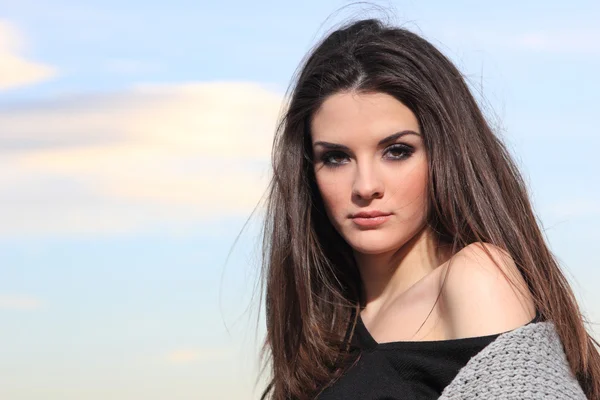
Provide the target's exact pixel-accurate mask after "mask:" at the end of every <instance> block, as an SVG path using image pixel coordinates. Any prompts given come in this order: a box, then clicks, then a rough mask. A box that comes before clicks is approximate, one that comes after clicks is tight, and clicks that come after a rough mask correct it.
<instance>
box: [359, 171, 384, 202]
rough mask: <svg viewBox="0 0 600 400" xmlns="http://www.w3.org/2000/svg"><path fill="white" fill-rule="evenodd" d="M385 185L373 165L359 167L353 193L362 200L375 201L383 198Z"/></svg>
mask: <svg viewBox="0 0 600 400" xmlns="http://www.w3.org/2000/svg"><path fill="white" fill-rule="evenodd" d="M383 191H384V185H383V182H382V180H381V177H380V176H379V174H378V172H377V169H376V167H375V166H373V165H367V164H363V165H359V166H358V168H357V169H356V176H355V179H354V186H353V188H352V192H353V194H354V195H355V196H357V197H359V198H361V199H366V200H370V199H375V198H381V197H382V196H383Z"/></svg>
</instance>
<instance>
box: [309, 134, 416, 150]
mask: <svg viewBox="0 0 600 400" xmlns="http://www.w3.org/2000/svg"><path fill="white" fill-rule="evenodd" d="M405 135H417V136H420V134H419V133H417V132H415V131H411V130H405V131H400V132H396V133H394V134H392V135H390V136H388V137H385V138H383V139H381V140H380V141H379V143H377V146H383V145H385V144H388V143H391V142H395V141H396V140H397V139H399V138H401V137H402V136H405ZM314 146H315V147H316V146H321V147H325V148H326V149H329V150H345V151H350V149H349V148H348V147H347V146H344V145H343V144H337V143H329V142H323V141H318V142H315V143H314Z"/></svg>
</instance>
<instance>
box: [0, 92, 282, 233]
mask: <svg viewBox="0 0 600 400" xmlns="http://www.w3.org/2000/svg"><path fill="white" fill-rule="evenodd" d="M280 106H281V96H280V95H279V94H276V93H273V92H270V91H268V90H266V89H264V88H262V87H260V86H258V85H256V84H249V83H198V84H183V85H142V86H137V87H135V88H132V89H131V90H128V91H125V92H123V93H115V94H111V95H102V96H100V95H82V96H77V97H72V98H66V99H60V100H57V101H54V102H49V103H44V104H41V105H40V104H37V105H35V106H33V105H32V106H31V107H22V108H21V109H11V110H5V111H2V110H0V127H2V128H0V156H1V157H0V206H1V207H0V218H1V219H2V221H3V223H2V224H1V227H0V234H11V235H14V234H27V233H60V232H72V233H76V232H85V233H90V232H111V231H113V232H122V231H131V230H136V229H148V228H149V227H151V226H157V225H170V224H173V223H175V224H184V225H185V224H190V223H192V224H193V223H197V222H198V221H200V220H203V219H206V218H215V217H219V218H222V217H224V216H227V215H235V214H237V213H243V214H246V213H248V212H249V211H250V210H251V209H252V208H253V207H254V206H255V205H256V204H257V202H258V200H259V198H260V196H261V195H262V194H263V191H264V189H265V187H266V181H267V173H268V160H269V154H270V149H271V142H272V135H273V132H274V129H275V124H276V120H277V116H278V113H279V111H280Z"/></svg>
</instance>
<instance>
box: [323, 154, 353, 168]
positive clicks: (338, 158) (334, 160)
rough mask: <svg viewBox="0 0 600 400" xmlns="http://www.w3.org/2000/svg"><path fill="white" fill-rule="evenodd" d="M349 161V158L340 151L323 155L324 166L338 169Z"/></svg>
mask: <svg viewBox="0 0 600 400" xmlns="http://www.w3.org/2000/svg"><path fill="white" fill-rule="evenodd" d="M347 160H348V156H347V155H346V154H344V153H341V152H339V151H330V152H328V153H325V154H323V156H322V157H321V161H323V164H325V165H329V166H332V167H337V166H339V165H342V164H346V162H347Z"/></svg>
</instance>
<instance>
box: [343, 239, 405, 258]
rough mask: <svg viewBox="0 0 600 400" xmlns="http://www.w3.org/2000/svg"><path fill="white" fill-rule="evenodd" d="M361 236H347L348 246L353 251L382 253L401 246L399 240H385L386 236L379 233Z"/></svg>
mask: <svg viewBox="0 0 600 400" xmlns="http://www.w3.org/2000/svg"><path fill="white" fill-rule="evenodd" d="M361 236H363V237H360V238H357V237H353V238H348V240H347V242H348V244H349V245H350V247H352V249H353V250H354V251H356V252H358V253H361V254H372V255H374V254H383V253H388V252H390V251H396V250H398V249H399V248H400V247H402V243H401V242H397V241H394V242H392V241H390V240H385V239H386V238H385V237H381V236H380V235H369V236H370V237H364V236H367V235H361ZM386 236H388V235H386ZM388 238H389V236H388Z"/></svg>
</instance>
